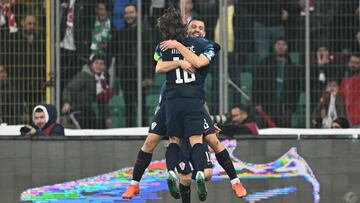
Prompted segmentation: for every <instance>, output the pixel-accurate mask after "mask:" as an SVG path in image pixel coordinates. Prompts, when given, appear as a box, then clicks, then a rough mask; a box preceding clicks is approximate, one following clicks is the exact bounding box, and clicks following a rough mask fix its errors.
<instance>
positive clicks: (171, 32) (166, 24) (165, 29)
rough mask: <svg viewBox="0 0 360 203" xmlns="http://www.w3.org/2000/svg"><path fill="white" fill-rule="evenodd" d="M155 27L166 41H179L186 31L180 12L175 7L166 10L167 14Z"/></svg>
mask: <svg viewBox="0 0 360 203" xmlns="http://www.w3.org/2000/svg"><path fill="white" fill-rule="evenodd" d="M155 27H156V29H157V30H158V31H159V32H161V34H162V36H163V38H164V39H165V40H168V39H177V38H178V37H179V36H180V35H184V34H185V30H186V25H185V24H184V23H183V21H182V16H181V13H180V11H179V10H178V9H175V8H173V7H170V8H167V9H166V11H165V13H164V14H163V15H162V16H160V17H159V18H158V19H157V22H156V25H155Z"/></svg>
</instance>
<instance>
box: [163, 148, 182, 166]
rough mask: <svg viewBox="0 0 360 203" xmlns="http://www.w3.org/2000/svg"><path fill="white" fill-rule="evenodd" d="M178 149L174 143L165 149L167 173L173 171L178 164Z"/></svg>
mask: <svg viewBox="0 0 360 203" xmlns="http://www.w3.org/2000/svg"><path fill="white" fill-rule="evenodd" d="M179 150H180V147H179V145H177V144H175V143H170V144H169V146H168V147H167V149H166V153H165V159H166V167H167V169H168V171H175V167H176V164H177V162H178V154H179Z"/></svg>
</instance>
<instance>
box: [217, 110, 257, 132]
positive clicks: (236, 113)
mask: <svg viewBox="0 0 360 203" xmlns="http://www.w3.org/2000/svg"><path fill="white" fill-rule="evenodd" d="M218 126H219V128H220V129H221V132H222V133H223V134H225V135H227V136H234V135H258V134H259V132H258V127H257V124H256V122H255V119H254V118H253V117H252V116H251V115H250V111H249V108H248V107H246V106H244V105H241V104H239V105H235V106H233V107H232V108H231V121H230V122H226V123H224V124H218Z"/></svg>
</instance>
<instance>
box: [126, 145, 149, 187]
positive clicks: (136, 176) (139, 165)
mask: <svg viewBox="0 0 360 203" xmlns="http://www.w3.org/2000/svg"><path fill="white" fill-rule="evenodd" d="M151 159H152V153H147V152H144V151H142V150H140V151H139V153H138V156H137V158H136V162H135V166H134V171H133V181H132V182H131V183H132V184H135V183H136V182H140V179H141V177H142V176H143V175H144V172H145V169H146V168H147V167H148V166H149V165H150V162H151Z"/></svg>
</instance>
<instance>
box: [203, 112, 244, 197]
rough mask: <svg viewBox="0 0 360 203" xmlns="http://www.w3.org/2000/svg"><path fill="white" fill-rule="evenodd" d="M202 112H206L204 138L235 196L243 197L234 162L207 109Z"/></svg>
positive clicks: (242, 188) (242, 189)
mask: <svg viewBox="0 0 360 203" xmlns="http://www.w3.org/2000/svg"><path fill="white" fill-rule="evenodd" d="M204 112H206V115H205V123H206V124H207V125H206V127H208V129H207V131H206V133H205V134H204V140H205V141H206V142H207V143H208V144H209V145H210V147H211V148H212V149H213V150H214V151H215V156H216V159H217V161H218V162H219V164H220V165H221V166H222V167H223V169H224V170H225V172H226V174H227V175H228V176H229V178H230V182H231V185H232V189H233V190H234V192H235V194H236V196H237V197H239V198H241V197H244V196H245V195H246V193H247V192H246V189H245V188H244V187H243V186H242V184H241V183H240V179H239V178H238V177H237V174H236V170H235V167H234V164H233V162H232V161H231V158H230V155H229V153H228V151H227V150H226V148H225V146H224V145H223V144H222V143H221V142H220V140H219V139H218V137H217V135H216V129H215V127H214V124H213V122H212V120H211V118H210V115H209V114H208V113H207V111H205V109H204Z"/></svg>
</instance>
